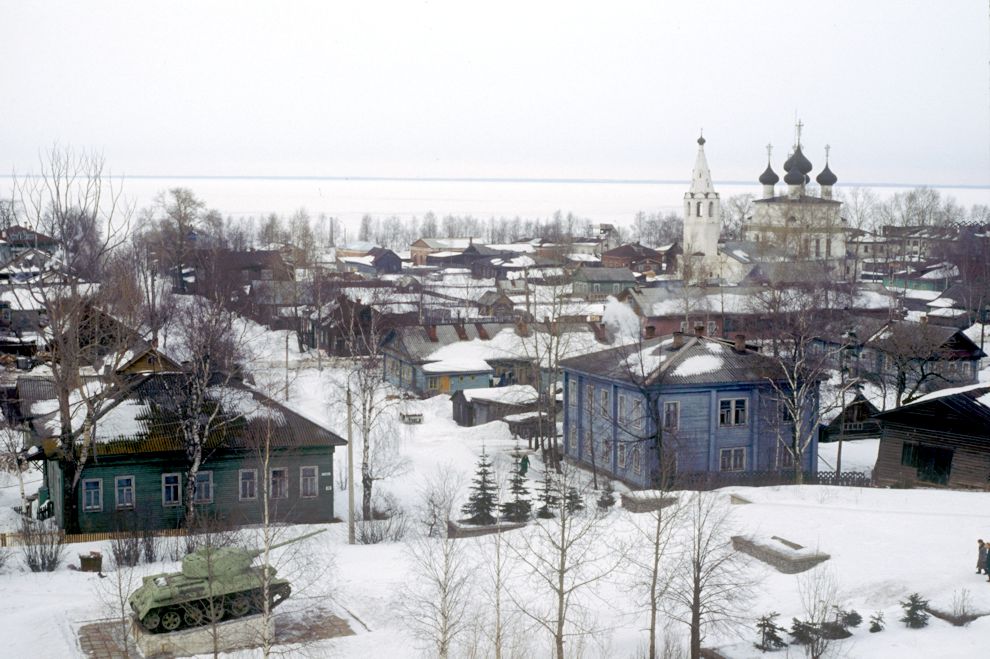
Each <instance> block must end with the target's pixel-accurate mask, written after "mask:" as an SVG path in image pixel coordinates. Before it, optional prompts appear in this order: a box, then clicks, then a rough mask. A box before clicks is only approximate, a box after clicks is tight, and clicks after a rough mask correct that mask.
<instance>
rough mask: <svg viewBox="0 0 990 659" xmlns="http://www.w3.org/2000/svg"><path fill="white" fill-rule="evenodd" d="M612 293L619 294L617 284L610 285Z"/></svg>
mask: <svg viewBox="0 0 990 659" xmlns="http://www.w3.org/2000/svg"><path fill="white" fill-rule="evenodd" d="M612 292H613V293H618V292H619V285H618V284H612Z"/></svg>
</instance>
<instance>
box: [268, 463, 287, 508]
mask: <svg viewBox="0 0 990 659" xmlns="http://www.w3.org/2000/svg"><path fill="white" fill-rule="evenodd" d="M277 471H278V472H282V473H283V474H285V476H284V478H283V479H282V480H283V482H284V483H285V492H284V494H283V495H282V496H280V497H279V496H275V494H276V492H275V472H277ZM268 495H269V498H270V499H271V500H273V501H274V500H276V499H278V500H282V499H288V498H289V469H288V467H273V468H272V469H270V470H269V471H268Z"/></svg>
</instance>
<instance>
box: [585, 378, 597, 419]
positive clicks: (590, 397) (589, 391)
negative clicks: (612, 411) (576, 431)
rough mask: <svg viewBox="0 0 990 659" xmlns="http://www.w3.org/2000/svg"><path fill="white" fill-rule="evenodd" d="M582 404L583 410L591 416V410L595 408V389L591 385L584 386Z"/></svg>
mask: <svg viewBox="0 0 990 659" xmlns="http://www.w3.org/2000/svg"><path fill="white" fill-rule="evenodd" d="M584 402H585V406H584V407H585V409H587V410H588V414H591V410H592V408H594V406H595V388H594V387H593V386H591V384H586V385H584Z"/></svg>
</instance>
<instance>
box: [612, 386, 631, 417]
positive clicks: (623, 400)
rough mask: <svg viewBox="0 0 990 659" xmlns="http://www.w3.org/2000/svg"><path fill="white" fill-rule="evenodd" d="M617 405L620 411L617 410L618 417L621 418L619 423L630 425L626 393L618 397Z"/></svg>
mask: <svg viewBox="0 0 990 659" xmlns="http://www.w3.org/2000/svg"><path fill="white" fill-rule="evenodd" d="M615 404H616V405H618V410H616V416H618V417H619V423H626V424H628V423H629V418H628V416H627V414H626V395H625V394H624V393H621V392H620V393H619V394H618V395H616V403H615Z"/></svg>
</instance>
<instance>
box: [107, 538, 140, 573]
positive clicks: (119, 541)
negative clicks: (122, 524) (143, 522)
mask: <svg viewBox="0 0 990 659" xmlns="http://www.w3.org/2000/svg"><path fill="white" fill-rule="evenodd" d="M110 552H111V553H112V554H113V564H114V565H115V566H126V567H134V566H135V565H137V564H138V563H140V562H141V538H139V537H138V536H137V535H135V534H133V533H118V534H117V535H116V536H115V537H114V539H113V540H111V541H110Z"/></svg>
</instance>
